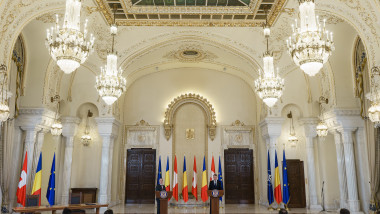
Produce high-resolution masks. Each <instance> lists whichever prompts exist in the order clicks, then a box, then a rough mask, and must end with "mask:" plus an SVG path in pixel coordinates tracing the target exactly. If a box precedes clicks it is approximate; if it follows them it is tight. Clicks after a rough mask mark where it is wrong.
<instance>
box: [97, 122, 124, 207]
mask: <svg viewBox="0 0 380 214" xmlns="http://www.w3.org/2000/svg"><path fill="white" fill-rule="evenodd" d="M95 120H96V122H97V124H98V130H99V135H100V136H101V137H102V156H101V163H100V184H99V196H98V197H99V198H98V203H101V204H106V203H108V204H109V203H110V202H111V183H112V157H113V146H114V140H115V138H117V135H118V131H119V126H120V122H119V121H118V120H116V119H115V118H113V117H98V118H95ZM103 209H105V208H103Z"/></svg>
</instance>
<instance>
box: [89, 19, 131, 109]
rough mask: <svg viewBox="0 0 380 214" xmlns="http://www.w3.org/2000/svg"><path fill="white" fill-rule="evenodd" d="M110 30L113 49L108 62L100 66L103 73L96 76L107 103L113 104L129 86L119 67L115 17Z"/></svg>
mask: <svg viewBox="0 0 380 214" xmlns="http://www.w3.org/2000/svg"><path fill="white" fill-rule="evenodd" d="M114 16H115V14H114ZM110 32H111V35H112V50H111V52H110V53H109V54H108V55H107V64H106V65H105V67H104V68H100V69H101V73H100V75H98V76H97V77H96V89H97V90H98V93H99V95H100V97H102V99H103V100H104V102H105V103H106V104H107V105H112V104H113V103H114V102H115V101H116V100H117V99H118V98H119V97H120V96H121V95H122V94H123V92H124V91H125V90H126V87H127V80H126V79H125V78H124V77H123V76H122V74H123V70H122V69H121V68H119V69H117V55H116V52H115V51H114V45H115V35H116V34H117V26H116V23H115V18H114V24H113V25H111V28H110Z"/></svg>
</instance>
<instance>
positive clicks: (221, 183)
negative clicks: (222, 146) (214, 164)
mask: <svg viewBox="0 0 380 214" xmlns="http://www.w3.org/2000/svg"><path fill="white" fill-rule="evenodd" d="M218 171H219V172H218V180H219V181H220V187H221V188H222V190H223V177H222V175H223V173H222V163H221V162H220V156H219V169H218ZM219 200H220V201H222V197H219Z"/></svg>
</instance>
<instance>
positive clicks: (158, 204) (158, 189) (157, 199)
mask: <svg viewBox="0 0 380 214" xmlns="http://www.w3.org/2000/svg"><path fill="white" fill-rule="evenodd" d="M163 190H165V185H157V186H156V191H163ZM156 201H157V214H159V213H160V199H159V198H156Z"/></svg>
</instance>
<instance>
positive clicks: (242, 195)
mask: <svg viewBox="0 0 380 214" xmlns="http://www.w3.org/2000/svg"><path fill="white" fill-rule="evenodd" d="M224 169H225V180H224V186H225V199H226V203H227V204H253V203H254V202H255V199H254V197H255V195H254V192H255V191H254V185H253V182H254V175H253V151H252V150H249V149H228V150H224Z"/></svg>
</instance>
